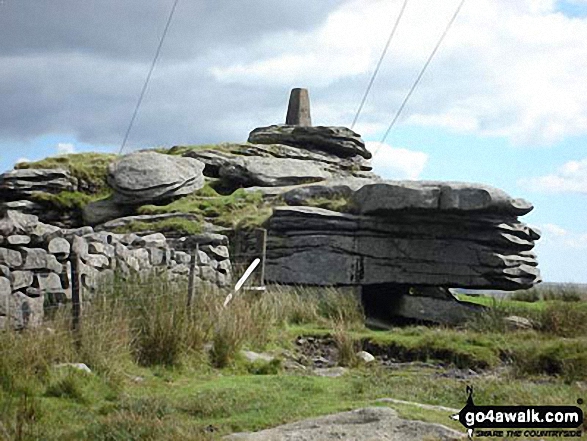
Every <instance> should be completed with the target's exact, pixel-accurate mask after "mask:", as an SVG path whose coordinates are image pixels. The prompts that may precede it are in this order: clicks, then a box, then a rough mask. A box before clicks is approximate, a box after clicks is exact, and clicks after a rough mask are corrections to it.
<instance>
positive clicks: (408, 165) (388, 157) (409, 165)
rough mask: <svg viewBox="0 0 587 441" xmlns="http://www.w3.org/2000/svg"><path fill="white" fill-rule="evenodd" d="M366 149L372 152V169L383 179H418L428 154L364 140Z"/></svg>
mask: <svg viewBox="0 0 587 441" xmlns="http://www.w3.org/2000/svg"><path fill="white" fill-rule="evenodd" d="M366 146H367V149H368V150H369V151H370V152H371V153H373V159H371V163H372V165H373V171H375V172H376V173H377V174H379V175H381V176H382V177H383V178H385V179H418V177H419V176H420V174H421V173H422V171H423V170H424V167H425V166H426V162H427V161H428V155H427V154H426V153H424V152H415V151H413V150H408V149H404V148H398V147H391V146H390V145H388V144H382V143H380V142H366Z"/></svg>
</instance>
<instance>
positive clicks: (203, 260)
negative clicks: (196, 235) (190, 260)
mask: <svg viewBox="0 0 587 441" xmlns="http://www.w3.org/2000/svg"><path fill="white" fill-rule="evenodd" d="M209 263H210V257H209V256H208V255H207V254H206V253H205V252H204V251H202V250H199V251H198V265H208V264H209Z"/></svg>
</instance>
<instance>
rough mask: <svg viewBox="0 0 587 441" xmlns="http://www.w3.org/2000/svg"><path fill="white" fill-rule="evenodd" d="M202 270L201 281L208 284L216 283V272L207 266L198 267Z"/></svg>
mask: <svg viewBox="0 0 587 441" xmlns="http://www.w3.org/2000/svg"><path fill="white" fill-rule="evenodd" d="M200 268H201V269H202V270H201V271H202V279H204V280H207V281H209V282H216V271H214V270H213V269H212V268H211V267H209V266H202V267H200Z"/></svg>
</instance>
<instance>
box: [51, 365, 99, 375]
mask: <svg viewBox="0 0 587 441" xmlns="http://www.w3.org/2000/svg"><path fill="white" fill-rule="evenodd" d="M55 367H56V368H58V369H63V368H71V369H75V370H78V371H82V372H85V373H87V374H91V373H92V370H91V369H90V368H89V367H88V366H87V365H86V364H85V363H60V364H57V365H55Z"/></svg>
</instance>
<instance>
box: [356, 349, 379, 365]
mask: <svg viewBox="0 0 587 441" xmlns="http://www.w3.org/2000/svg"><path fill="white" fill-rule="evenodd" d="M357 357H358V358H359V359H360V360H362V361H363V363H366V364H368V363H371V362H373V361H375V357H374V356H373V355H372V354H370V353H369V352H367V351H359V352H357Z"/></svg>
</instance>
